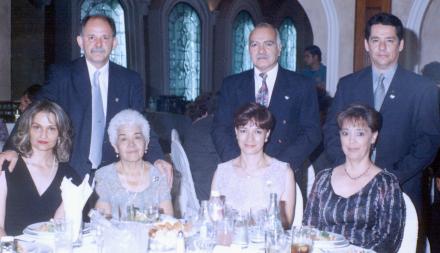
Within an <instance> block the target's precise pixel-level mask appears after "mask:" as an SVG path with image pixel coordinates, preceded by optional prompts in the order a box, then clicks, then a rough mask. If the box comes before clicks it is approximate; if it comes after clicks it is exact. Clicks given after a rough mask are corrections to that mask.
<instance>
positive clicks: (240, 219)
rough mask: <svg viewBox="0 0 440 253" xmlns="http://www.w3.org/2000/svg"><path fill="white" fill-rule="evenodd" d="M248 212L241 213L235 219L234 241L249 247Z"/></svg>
mask: <svg viewBox="0 0 440 253" xmlns="http://www.w3.org/2000/svg"><path fill="white" fill-rule="evenodd" d="M248 222H249V215H248V214H239V215H238V216H236V217H235V220H234V234H233V239H232V243H234V244H237V245H240V246H242V247H247V246H248V243H249V237H248Z"/></svg>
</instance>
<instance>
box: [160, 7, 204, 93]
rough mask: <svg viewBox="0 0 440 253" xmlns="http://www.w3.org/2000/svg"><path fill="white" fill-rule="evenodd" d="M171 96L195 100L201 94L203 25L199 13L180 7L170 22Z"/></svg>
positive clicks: (190, 8) (192, 9) (170, 18)
mask: <svg viewBox="0 0 440 253" xmlns="http://www.w3.org/2000/svg"><path fill="white" fill-rule="evenodd" d="M168 36H169V42H168V43H169V57H170V58H169V64H170V65H169V71H170V72H169V78H170V84H169V87H170V94H171V95H177V96H184V97H185V98H186V99H187V100H194V99H195V98H196V97H197V96H198V95H199V93H200V58H201V57H200V47H201V42H200V41H201V25H200V19H199V16H198V15H197V12H196V11H195V10H194V8H192V7H191V6H190V5H188V4H186V3H178V4H176V6H174V8H173V9H172V10H171V13H170V15H169V18H168Z"/></svg>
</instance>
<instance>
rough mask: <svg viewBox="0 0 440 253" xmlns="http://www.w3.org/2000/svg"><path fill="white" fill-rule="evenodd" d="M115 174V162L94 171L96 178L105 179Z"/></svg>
mask: <svg viewBox="0 0 440 253" xmlns="http://www.w3.org/2000/svg"><path fill="white" fill-rule="evenodd" d="M115 176H117V174H116V168H115V163H111V164H109V165H106V166H104V167H101V168H99V169H98V170H97V171H96V173H95V178H96V180H105V179H109V178H114V177H115Z"/></svg>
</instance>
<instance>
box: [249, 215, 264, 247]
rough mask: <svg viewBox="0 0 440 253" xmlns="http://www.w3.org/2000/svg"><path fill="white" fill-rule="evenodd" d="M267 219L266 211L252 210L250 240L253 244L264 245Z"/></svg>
mask: <svg viewBox="0 0 440 253" xmlns="http://www.w3.org/2000/svg"><path fill="white" fill-rule="evenodd" d="M266 217H267V211H266V209H261V210H258V211H252V210H251V217H250V222H249V238H250V240H251V241H252V242H253V243H264V233H265V224H266Z"/></svg>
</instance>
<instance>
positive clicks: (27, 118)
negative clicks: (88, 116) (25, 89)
mask: <svg viewBox="0 0 440 253" xmlns="http://www.w3.org/2000/svg"><path fill="white" fill-rule="evenodd" d="M40 112H45V113H49V114H53V115H54V116H55V125H56V126H57V129H58V140H57V144H56V146H55V147H54V153H55V156H56V158H57V160H58V161H59V162H67V161H68V160H69V156H70V148H71V147H72V140H71V134H72V129H71V126H70V120H69V117H67V114H66V113H65V112H64V111H63V109H61V107H60V106H59V105H57V104H55V103H53V102H50V101H48V100H41V101H36V102H34V103H32V104H31V105H30V106H29V107H28V108H27V109H26V111H24V112H23V114H22V115H21V116H20V119H19V121H18V127H17V132H16V134H15V135H14V137H13V139H12V141H13V143H14V145H15V147H16V148H17V150H18V152H19V153H20V154H21V155H22V156H25V157H29V156H31V155H32V146H31V142H30V137H29V134H30V128H31V125H32V121H33V119H34V117H35V115H37V114H38V113H40Z"/></svg>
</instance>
